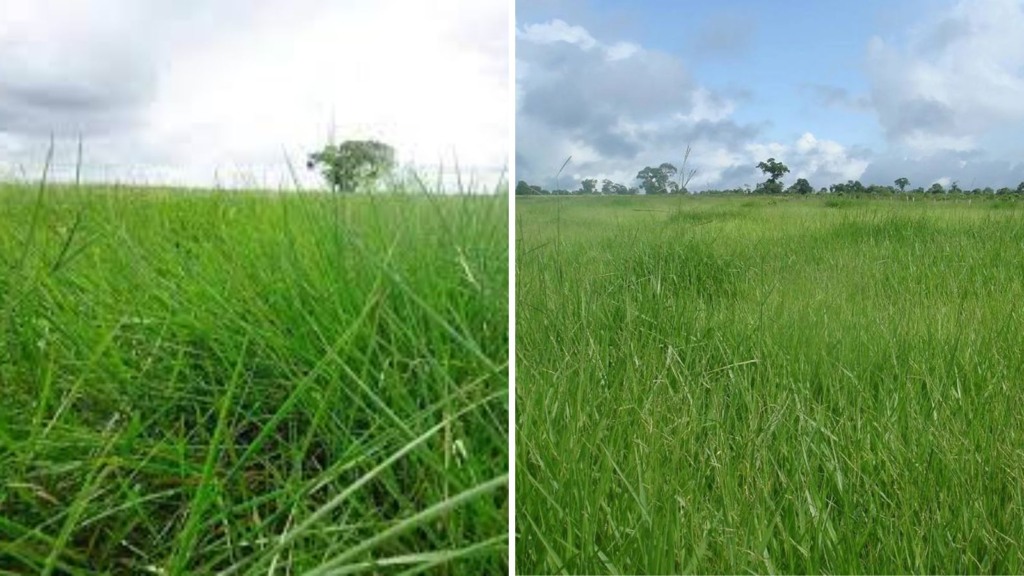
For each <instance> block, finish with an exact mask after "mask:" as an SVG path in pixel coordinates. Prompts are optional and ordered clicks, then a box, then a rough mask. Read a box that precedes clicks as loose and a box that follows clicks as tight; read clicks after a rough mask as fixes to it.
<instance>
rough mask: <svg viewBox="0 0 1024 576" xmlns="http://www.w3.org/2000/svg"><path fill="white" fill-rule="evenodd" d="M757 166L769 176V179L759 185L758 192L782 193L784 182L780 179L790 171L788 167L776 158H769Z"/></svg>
mask: <svg viewBox="0 0 1024 576" xmlns="http://www.w3.org/2000/svg"><path fill="white" fill-rule="evenodd" d="M757 168H758V169H759V170H760V171H761V172H764V173H765V176H768V179H767V180H765V181H764V182H761V183H760V184H758V185H757V188H756V189H755V191H756V192H767V193H768V194H780V193H782V182H779V179H780V178H782V175H783V174H785V173H786V172H789V167H787V166H786V165H785V164H783V163H782V162H779V161H777V160H775V158H769V159H767V160H765V161H764V162H759V163H758V164H757Z"/></svg>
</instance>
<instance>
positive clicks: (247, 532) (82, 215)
mask: <svg viewBox="0 0 1024 576" xmlns="http://www.w3.org/2000/svg"><path fill="white" fill-rule="evenodd" d="M507 201H508V199H507V196H505V195H481V196H470V195H460V196H444V195H429V194H415V195H405V194H398V193H395V194H387V195H375V196H349V197H341V196H329V195H321V194H313V193H301V194H264V193H226V192H222V193H218V192H194V191H193V192H183V191H176V190H159V189H149V190H145V191H140V190H133V189H130V188H114V187H89V186H83V187H81V188H74V187H71V188H69V187H63V188H59V187H58V188H53V187H51V188H37V187H34V186H28V185H6V186H3V187H2V188H0V398H2V399H3V400H2V401H0V572H4V571H13V572H17V573H43V574H94V573H146V572H150V573H159V574H186V573H195V574H210V573H219V572H224V573H232V574H254V573H260V574H267V573H274V574H298V573H331V574H346V573H399V572H401V573H416V572H437V571H440V572H443V573H498V572H502V571H505V570H507V565H508V558H507V554H508V553H507V539H508V536H507V532H508V528H507V518H508V516H507V514H508V505H507V501H508V494H507V488H506V486H507V474H508V473H507V468H508V464H507V458H508V429H507V428H508V426H507V415H508V400H507V392H508V377H507V362H508V344H509V343H508V326H507V324H508V320H507V317H508V301H507V286H508V241H507V229H508V228H507V215H508V211H507V210H508V208H507Z"/></svg>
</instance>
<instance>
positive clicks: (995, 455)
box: [515, 197, 1024, 573]
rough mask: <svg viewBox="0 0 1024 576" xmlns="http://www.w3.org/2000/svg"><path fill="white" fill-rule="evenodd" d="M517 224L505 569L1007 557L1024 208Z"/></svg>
mask: <svg viewBox="0 0 1024 576" xmlns="http://www.w3.org/2000/svg"><path fill="white" fill-rule="evenodd" d="M556 203H560V206H558V207H556ZM556 208H557V209H556ZM516 217H517V221H518V224H517V226H518V229H517V239H516V242H517V262H516V279H515V281H516V298H517V301H516V316H517V318H516V323H517V324H516V326H517V342H516V354H517V382H516V394H517V414H516V422H517V430H516V439H517V451H516V474H517V479H516V485H517V494H516V508H517V509H516V519H517V532H518V533H517V536H516V538H517V545H516V546H517V548H516V562H517V567H518V569H519V570H521V571H522V572H524V573H618V572H624V573H680V572H701V573H745V572H759V573H761V572H763V573H768V572H784V573H820V572H832V573H910V572H914V573H1019V572H1021V571H1024V330H1022V329H1021V325H1022V321H1024V305H1022V303H1024V250H1022V247H1024V204H1021V203H1018V202H1012V201H1004V200H990V201H978V200H972V201H968V200H963V201H956V202H949V201H947V202H933V201H915V202H907V201H903V200H901V199H879V200H848V199H843V201H842V202H840V203H836V202H832V201H828V200H823V199H820V198H807V199H796V198H783V199H778V200H776V199H768V198H753V199H751V198H742V197H731V198H730V197H727V198H671V197H667V198H666V197H662V198H644V197H638V198H628V199H627V198H585V199H584V198H569V199H549V198H537V199H527V200H519V199H517V214H516ZM559 235H560V241H559V239H558V236H559Z"/></svg>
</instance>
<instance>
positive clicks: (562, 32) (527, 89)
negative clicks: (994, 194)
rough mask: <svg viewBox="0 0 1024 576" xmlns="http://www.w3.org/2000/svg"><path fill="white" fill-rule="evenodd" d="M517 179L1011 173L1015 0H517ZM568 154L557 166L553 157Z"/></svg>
mask: <svg viewBox="0 0 1024 576" xmlns="http://www.w3.org/2000/svg"><path fill="white" fill-rule="evenodd" d="M515 34H516V39H515V42H516V56H515V58H516V62H515V91H516V129H515V138H516V143H515V168H516V179H517V180H526V181H527V182H529V183H531V184H540V185H542V186H545V187H547V188H554V187H556V186H561V187H562V188H566V189H574V188H578V185H579V181H580V180H581V179H583V178H596V179H597V180H598V181H599V182H600V181H602V180H604V179H609V180H612V181H615V182H619V183H622V184H626V185H635V182H636V181H635V176H636V173H637V172H638V171H639V170H640V169H642V168H643V167H645V166H657V165H659V164H661V163H663V162H670V163H673V164H674V165H676V166H677V168H678V167H681V165H682V161H683V158H684V154H685V151H686V149H687V147H688V146H689V147H690V149H691V154H690V156H689V161H688V164H687V168H688V169H696V173H695V175H694V176H693V179H692V180H691V181H690V186H689V189H690V190H691V191H701V190H707V189H724V188H735V187H742V186H751V187H752V186H754V185H756V183H757V182H759V181H763V180H764V179H765V178H764V176H763V175H762V174H761V173H760V172H759V171H758V170H757V169H756V165H757V163H758V162H760V161H762V160H766V159H767V158H769V157H773V158H775V159H777V160H779V161H782V162H783V163H785V164H786V165H787V166H788V167H789V168H790V170H791V172H790V173H789V174H787V175H786V176H785V177H784V178H783V182H784V183H785V184H787V185H788V184H791V183H792V182H794V181H795V180H796V179H797V178H806V179H808V180H809V181H810V183H811V185H812V186H814V187H815V188H820V187H825V186H829V185H831V184H833V183H837V182H846V181H847V180H860V181H861V182H862V183H864V184H883V185H892V184H893V182H894V180H895V179H897V178H900V177H906V178H908V179H909V180H910V182H911V184H910V186H911V187H916V186H923V187H925V188H927V187H928V186H929V185H931V184H932V183H934V182H939V183H941V184H943V185H945V186H948V185H949V184H951V183H952V182H957V183H958V184H959V186H960V187H961V188H966V189H972V188H976V187H978V188H984V187H986V186H991V187H995V188H998V187H1001V186H1010V187H1016V186H1017V184H1018V183H1020V182H1021V181H1024V138H1021V136H1020V135H1021V134H1022V133H1024V0H958V1H953V0H891V1H884V0H862V1H857V2H817V1H810V0H804V1H784V0H779V1H773V2H762V1H754V0H732V1H722V2H698V1H684V0H643V1H640V0H635V1H625V0H620V1H611V0H519V1H518V2H517V12H516V22H515ZM569 156H571V157H572V160H571V161H570V163H569V165H568V166H566V168H565V170H564V171H563V172H562V174H561V177H560V178H559V179H558V180H556V175H557V174H558V170H559V168H560V167H561V166H562V163H563V162H564V161H565V160H566V158H568V157H569Z"/></svg>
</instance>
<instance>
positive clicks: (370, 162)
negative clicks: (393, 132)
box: [306, 140, 395, 192]
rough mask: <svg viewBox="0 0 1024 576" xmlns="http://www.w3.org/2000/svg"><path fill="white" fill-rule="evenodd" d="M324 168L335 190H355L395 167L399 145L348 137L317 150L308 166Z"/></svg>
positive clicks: (321, 169)
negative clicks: (394, 146) (343, 140)
mask: <svg viewBox="0 0 1024 576" xmlns="http://www.w3.org/2000/svg"><path fill="white" fill-rule="evenodd" d="M317 167H319V168H320V173H321V174H322V175H323V177H324V180H326V181H327V183H328V184H329V185H330V186H331V191H333V192H353V191H355V190H356V189H357V188H359V187H360V186H366V185H372V184H374V183H376V182H377V180H378V179H380V178H381V177H383V176H385V175H387V174H388V173H390V172H391V171H392V170H394V168H395V149H394V148H392V147H391V146H389V145H387V144H384V143H382V142H377V141H375V140H346V141H345V142H342V143H341V144H328V145H327V146H324V149H323V150H321V151H319V152H313V153H312V154H310V155H309V159H308V160H307V161H306V168H309V169H310V170H313V169H315V168H317Z"/></svg>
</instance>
